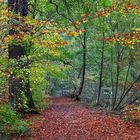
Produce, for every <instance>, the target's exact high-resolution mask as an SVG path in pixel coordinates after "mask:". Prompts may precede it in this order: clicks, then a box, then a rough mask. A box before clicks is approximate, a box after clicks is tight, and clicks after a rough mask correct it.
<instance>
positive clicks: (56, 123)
mask: <svg viewBox="0 0 140 140" xmlns="http://www.w3.org/2000/svg"><path fill="white" fill-rule="evenodd" d="M50 100H51V104H50V108H49V109H48V110H47V111H44V112H42V114H41V115H37V116H32V117H30V118H28V119H30V120H32V128H31V133H30V139H33V140H40V139H42V140H117V139H119V140H129V139H130V140H135V139H137V140H138V139H139V136H140V128H138V127H136V126H135V125H134V124H132V123H126V122H124V121H123V120H122V119H120V117H116V116H113V115H112V116H108V115H106V114H105V113H103V112H101V111H95V110H90V109H88V108H85V107H83V106H82V105H80V104H79V103H77V102H74V101H72V100H71V99H68V98H63V97H55V98H50ZM22 140H29V136H27V137H24V138H22Z"/></svg>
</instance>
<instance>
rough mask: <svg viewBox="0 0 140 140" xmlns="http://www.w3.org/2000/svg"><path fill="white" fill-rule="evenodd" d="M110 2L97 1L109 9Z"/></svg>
mask: <svg viewBox="0 0 140 140" xmlns="http://www.w3.org/2000/svg"><path fill="white" fill-rule="evenodd" d="M111 2H112V0H99V3H101V4H102V5H104V6H105V7H110V6H111Z"/></svg>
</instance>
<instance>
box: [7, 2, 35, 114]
mask: <svg viewBox="0 0 140 140" xmlns="http://www.w3.org/2000/svg"><path fill="white" fill-rule="evenodd" d="M8 7H9V12H12V14H13V15H14V14H20V15H21V19H22V20H21V21H22V22H24V20H23V19H24V17H26V16H27V15H28V3H27V0H8ZM23 25H24V24H23ZM9 26H10V30H9V35H10V36H18V33H19V31H18V30H16V29H15V26H17V27H18V26H20V24H19V18H18V17H15V16H14V18H10V19H9ZM25 26H26V25H24V26H22V27H20V28H22V29H21V30H22V31H23V32H24V33H25V32H26V27H25ZM27 47H31V46H28V45H26V44H24V43H23V42H22V40H21V42H20V43H18V44H15V43H10V44H9V47H8V55H9V61H11V60H13V61H14V62H15V63H16V68H17V70H19V69H26V68H28V59H26V60H24V61H23V60H22V58H23V57H27ZM9 100H10V103H11V105H12V106H13V107H14V108H15V109H17V110H19V111H27V112H36V108H35V104H34V102H33V98H32V94H31V90H30V81H29V73H25V74H24V76H23V77H22V78H19V77H18V76H17V74H16V71H13V72H12V73H11V75H10V77H9Z"/></svg>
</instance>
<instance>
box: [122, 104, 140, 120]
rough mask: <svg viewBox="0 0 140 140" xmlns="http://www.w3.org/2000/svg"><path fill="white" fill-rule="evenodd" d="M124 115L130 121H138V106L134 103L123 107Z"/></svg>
mask: <svg viewBox="0 0 140 140" xmlns="http://www.w3.org/2000/svg"><path fill="white" fill-rule="evenodd" d="M124 117H125V118H126V119H130V120H132V121H140V107H139V106H135V105H134V104H132V105H128V106H126V107H125V109H124Z"/></svg>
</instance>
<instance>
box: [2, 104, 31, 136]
mask: <svg viewBox="0 0 140 140" xmlns="http://www.w3.org/2000/svg"><path fill="white" fill-rule="evenodd" d="M28 131H29V123H27V122H24V121H22V120H21V119H20V116H19V115H18V114H17V113H16V112H15V111H14V110H13V109H12V108H11V107H10V106H8V105H0V134H7V135H8V134H14V133H18V134H24V133H27V132H28Z"/></svg>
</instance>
